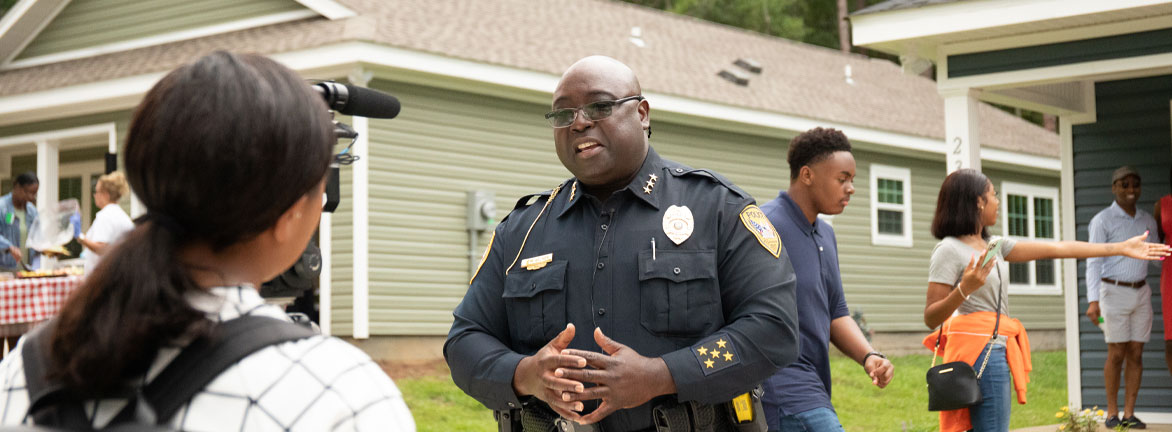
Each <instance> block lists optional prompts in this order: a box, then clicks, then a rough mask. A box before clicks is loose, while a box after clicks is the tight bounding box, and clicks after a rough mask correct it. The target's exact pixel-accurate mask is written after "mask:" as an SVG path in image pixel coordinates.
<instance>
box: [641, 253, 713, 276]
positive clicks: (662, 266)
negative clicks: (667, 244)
mask: <svg viewBox="0 0 1172 432" xmlns="http://www.w3.org/2000/svg"><path fill="white" fill-rule="evenodd" d="M715 278H716V252H715V251H710V250H680V251H656V252H655V256H654V257H653V256H652V254H651V251H649V250H645V251H642V252H639V280H640V281H645V280H650V279H667V280H669V281H672V282H676V283H679V282H684V281H690V280H696V279H715Z"/></svg>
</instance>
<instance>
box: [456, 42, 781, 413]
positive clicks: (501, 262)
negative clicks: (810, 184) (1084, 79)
mask: <svg viewBox="0 0 1172 432" xmlns="http://www.w3.org/2000/svg"><path fill="white" fill-rule="evenodd" d="M546 118H547V119H548V120H549V121H550V124H551V126H553V128H554V142H555V148H556V150H557V154H558V158H559V159H560V160H561V162H562V164H563V165H565V167H566V169H568V170H569V171H570V173H572V174H573V175H574V178H571V179H569V180H566V181H565V182H563V183H562V184H560V185H558V186H557V187H555V188H554V189H553V190H551V191H546V192H543V193H540V194H537V195H536V199H533V197H534V196H532V195H531V196H528V197H524V198H522V199H521V201H520V202H518V205H517V207H516V208H515V209H514V210H513V212H512V213H511V214H509V216H507V217H506V218H505V219H504V220H502V221H501V223H500V224H499V225H498V226H497V228H496V231H495V232H494V234H493V240H492V241H491V242H490V245H489V247H488V250H487V251H486V252H485V255H484V256H483V257H482V258H481V263H480V266H479V268H478V269H477V271H476V274H475V275H474V276H473V278H472V281H471V286H470V287H469V289H468V293H467V294H466V295H465V297H464V300H463V301H462V302H461V303H460V305H459V306H457V307H456V310H455V312H454V313H453V315H454V317H455V322H454V323H453V324H452V329H451V331H450V332H449V334H448V340H447V342H446V343H445V345H444V355H445V357H446V358H447V361H448V365H449V366H450V367H451V371H452V378H453V379H454V381H455V382H456V384H457V385H458V386H459V387H460V388H461V389H463V390H464V391H465V392H466V393H468V394H469V395H471V396H472V397H473V398H475V399H477V400H478V401H480V402H481V403H483V404H484V405H485V406H487V407H489V408H490V409H493V410H509V409H518V408H522V407H525V409H526V410H530V409H535V410H536V409H546V407H548V409H552V411H553V412H554V413H556V414H557V415H558V416H560V417H561V418H562V419H566V420H572V421H574V422H576V423H578V424H582V425H591V424H597V425H599V426H601V427H600V429H601V430H604V431H606V432H613V431H642V430H655V427H656V420H655V419H654V416H656V415H658V416H660V417H661V418H660V423H661V426H662V423H663V422H665V421H667V420H665V419H664V417H670V416H671V413H675V412H677V411H673V410H669V409H666V408H665V407H672V406H677V407H678V406H679V405H680V404H689V406H692V407H693V409H694V410H698V409H703V407H709V406H712V405H715V404H720V403H727V402H729V400H730V399H733V398H734V397H737V396H738V395H741V394H743V393H745V392H747V391H749V390H751V389H753V388H754V386H756V385H757V384H759V383H761V382H762V381H764V380H765V379H766V378H767V377H769V376H770V375H771V374H773V373H774V372H775V371H776V370H778V369H779V368H781V367H783V366H785V365H787V364H789V363H790V362H792V361H794V360H795V359H796V358H797V355H798V348H797V333H798V325H797V317H798V315H797V311H796V308H795V306H794V304H795V299H794V285H795V278H794V273H793V269H792V267H791V266H790V263H789V260H788V258H787V257H786V255H785V249H784V246H783V245H782V244H781V240H780V236H779V235H778V233H777V232H776V231H775V230H774V228H773V226H772V225H771V224H770V223H769V220H768V219H767V218H766V217H765V215H764V214H763V213H762V212H761V211H760V209H758V208H757V206H756V205H754V201H753V198H752V197H750V196H749V195H748V194H746V193H745V192H743V191H741V190H740V189H739V188H737V187H736V186H734V185H732V184H731V183H729V182H728V181H727V180H725V179H724V178H722V177H720V176H718V175H716V174H713V173H710V172H707V171H704V170H698V169H692V168H689V167H687V166H684V165H681V164H679V163H676V162H672V161H669V160H666V159H663V158H661V157H660V156H659V155H658V154H656V152H655V151H654V150H652V149H651V148H649V146H648V144H647V138H648V136H649V135H650V126H651V124H650V120H651V119H650V105H649V104H648V102H647V100H645V99H644V98H643V96H641V91H640V87H639V83H638V80H637V78H636V77H635V73H634V72H633V71H632V70H631V69H630V68H628V67H627V66H626V65H624V64H622V63H620V62H618V61H617V60H614V59H611V58H608V57H601V56H594V57H587V58H584V59H582V60H579V61H578V62H577V63H575V64H574V65H572V66H571V67H570V68H569V69H568V70H567V71H566V72H565V74H564V75H563V76H562V79H561V81H560V82H559V83H558V86H557V89H556V90H555V91H554V101H553V111H551V112H550V113H548V114H546ZM645 132H646V135H645V134H644V133H645ZM530 201H532V202H531V203H530ZM534 399H536V400H534ZM696 407H700V408H696ZM718 411H719V410H718ZM705 412H711V411H705ZM757 414H758V415H759V414H760V413H757ZM718 415H720V414H719V413H718ZM693 416H696V414H693ZM697 417H698V418H700V419H701V420H700V421H705V420H703V419H704V418H705V417H704V416H703V415H699V416H697ZM685 418H687V416H685ZM742 420H743V419H742ZM691 421H693V422H694V421H696V420H691ZM668 423H670V421H668ZM677 424H678V423H677ZM698 426H705V425H698ZM700 428H701V429H702V428H703V427H700Z"/></svg>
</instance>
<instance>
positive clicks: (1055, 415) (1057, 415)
mask: <svg viewBox="0 0 1172 432" xmlns="http://www.w3.org/2000/svg"><path fill="white" fill-rule="evenodd" d="M1054 418H1062V413H1060V412H1056V413H1054Z"/></svg>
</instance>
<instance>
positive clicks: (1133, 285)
mask: <svg viewBox="0 0 1172 432" xmlns="http://www.w3.org/2000/svg"><path fill="white" fill-rule="evenodd" d="M1103 282H1106V283H1109V284H1112V285H1119V286H1121V287H1128V288H1140V287H1143V286H1144V284H1146V283H1148V281H1139V282H1120V281H1117V280H1112V279H1107V278H1103Z"/></svg>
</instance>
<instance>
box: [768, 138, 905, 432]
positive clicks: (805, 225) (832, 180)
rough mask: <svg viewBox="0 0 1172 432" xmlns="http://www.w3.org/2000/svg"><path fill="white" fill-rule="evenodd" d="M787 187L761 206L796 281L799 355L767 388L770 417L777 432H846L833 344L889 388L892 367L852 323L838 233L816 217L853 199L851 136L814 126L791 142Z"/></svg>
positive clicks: (833, 212) (838, 210)
mask: <svg viewBox="0 0 1172 432" xmlns="http://www.w3.org/2000/svg"><path fill="white" fill-rule="evenodd" d="M787 159H788V162H789V168H790V185H789V189H788V190H785V191H782V192H781V193H779V194H778V196H777V198H774V199H773V200H772V201H769V202H767V203H765V204H764V205H762V206H761V210H762V211H764V212H765V215H766V216H768V217H769V221H770V222H773V225H774V226H776V227H777V228H778V230H779V231H781V239H782V242H784V243H785V245H786V251H787V252H788V253H789V257H790V262H791V263H793V266H794V273H795V274H797V277H798V287H797V298H798V310H800V311H801V316H802V323H801V348H802V351H801V356H800V357H799V358H798V361H797V362H794V363H793V364H791V365H789V366H788V367H786V368H784V369H782V370H780V371H778V372H777V373H776V374H774V375H773V377H771V378H770V379H769V381H768V383H767V385H766V386H765V398H764V402H765V413H766V417H767V418H768V420H769V430H771V431H783V432H785V431H817V432H821V431H841V430H843V428H842V424H841V423H840V422H839V421H838V415H837V414H836V412H835V411H834V406H833V405H832V404H831V403H830V357H829V351H830V347H829V343H834V346H835V347H838V349H839V351H842V352H843V353H844V354H846V355H847V356H848V357H850V358H851V359H852V360H854V361H856V362H858V363H859V364H860V365H862V366H863V370H864V371H866V373H867V375H868V376H870V378H871V382H872V383H873V384H874V385H876V386H879V388H884V387H886V386H887V383H889V382H891V377H892V375H893V373H894V367H893V366H892V365H891V362H890V361H888V360H887V357H885V356H884V355H883V354H881V353H879V352H878V351H875V349H874V348H872V347H871V344H870V343H868V342H867V338H866V337H864V336H863V332H862V331H860V330H859V326H858V324H857V323H855V320H854V319H853V318H851V317H850V310H849V309H847V306H846V298H845V297H844V296H843V291H842V278H841V277H840V275H839V270H838V244H837V241H836V240H835V237H834V229H833V228H831V227H830V224H828V223H826V222H825V221H823V220H821V219H819V218H818V214H819V213H821V214H827V215H836V214H839V213H842V212H843V210H845V209H846V206H847V203H848V202H849V201H850V197H851V195H852V194H854V193H855V187H854V178H855V158H854V156H853V155H852V154H851V144H850V141H849V140H847V138H846V135H844V134H843V133H842V132H841V131H838V130H835V129H823V128H814V129H811V130H809V131H806V132H805V133H802V134H800V135H798V136H797V137H795V138H794V139H793V141H791V142H790V146H789V154H788V157H787ZM872 187H874V186H872Z"/></svg>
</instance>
